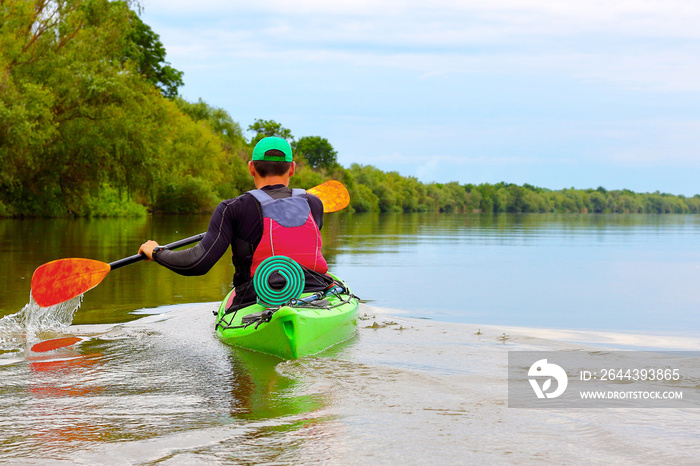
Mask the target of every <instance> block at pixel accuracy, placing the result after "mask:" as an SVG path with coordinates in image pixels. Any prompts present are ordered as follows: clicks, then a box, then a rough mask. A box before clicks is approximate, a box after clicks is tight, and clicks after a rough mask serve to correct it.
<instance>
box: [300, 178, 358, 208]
mask: <svg viewBox="0 0 700 466" xmlns="http://www.w3.org/2000/svg"><path fill="white" fill-rule="evenodd" d="M306 192H307V193H311V194H313V195H314V196H316V197H318V198H319V199H321V201H322V202H323V211H324V212H337V211H339V210H343V209H344V208H346V207H347V206H348V204H350V194H349V193H348V190H347V189H345V186H343V183H341V182H340V181H336V180H330V181H326V182H325V183H321V184H319V185H318V186H314V187H313V188H311V189H308V190H307V191H306Z"/></svg>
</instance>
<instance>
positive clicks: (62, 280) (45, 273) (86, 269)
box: [32, 259, 111, 307]
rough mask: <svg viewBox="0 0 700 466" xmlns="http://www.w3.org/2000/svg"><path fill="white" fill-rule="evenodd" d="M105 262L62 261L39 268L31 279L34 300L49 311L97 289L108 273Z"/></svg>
mask: <svg viewBox="0 0 700 466" xmlns="http://www.w3.org/2000/svg"><path fill="white" fill-rule="evenodd" d="M110 270H111V267H110V266H109V264H107V263H105V262H100V261H96V260H92V259H59V260H56V261H53V262H49V263H47V264H44V265H40V266H39V267H38V268H37V269H36V270H35V271H34V275H32V297H34V301H36V303H37V304H38V305H39V306H41V307H49V306H53V305H55V304H58V303H62V302H64V301H68V300H69V299H71V298H75V297H76V296H78V295H81V294H83V293H85V292H86V291H88V290H90V289H92V288H94V287H96V286H97V285H98V284H99V283H100V282H101V281H102V279H103V278H105V276H106V275H107V274H108V273H109V271H110Z"/></svg>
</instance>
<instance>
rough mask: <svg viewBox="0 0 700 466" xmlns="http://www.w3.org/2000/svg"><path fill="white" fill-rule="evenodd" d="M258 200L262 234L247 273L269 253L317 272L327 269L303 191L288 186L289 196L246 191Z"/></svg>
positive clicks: (260, 191) (320, 241) (318, 234)
mask: <svg viewBox="0 0 700 466" xmlns="http://www.w3.org/2000/svg"><path fill="white" fill-rule="evenodd" d="M248 193H249V194H251V195H252V196H253V197H255V199H256V200H257V201H258V202H259V203H260V207H261V210H262V216H263V222H264V225H263V235H262V239H261V240H260V244H258V247H257V248H256V249H255V253H254V254H253V263H252V264H251V266H250V276H251V277H252V276H253V275H255V270H256V269H257V268H258V266H259V265H260V263H261V262H262V261H264V260H265V259H267V258H268V257H271V256H287V257H290V258H292V259H294V260H295V261H297V262H298V263H299V264H301V265H302V266H304V267H307V268H309V269H311V270H314V271H316V272H319V273H326V272H327V271H328V264H327V263H326V259H325V258H324V257H323V254H321V246H322V244H323V243H322V240H321V231H320V230H319V229H318V225H316V221H315V220H314V217H313V215H312V214H311V208H310V207H309V202H308V201H307V200H306V191H304V190H303V189H292V197H284V198H281V199H274V198H273V197H271V196H270V195H269V194H267V193H266V192H265V191H262V190H260V189H254V190H252V191H248Z"/></svg>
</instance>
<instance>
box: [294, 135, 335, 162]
mask: <svg viewBox="0 0 700 466" xmlns="http://www.w3.org/2000/svg"><path fill="white" fill-rule="evenodd" d="M292 149H293V150H294V153H295V155H296V156H297V157H299V156H303V157H304V159H306V162H307V163H308V164H309V166H310V167H311V168H331V167H333V166H334V165H335V164H337V163H338V162H337V160H336V157H337V155H338V153H337V152H336V150H335V149H333V146H332V145H331V143H330V142H328V139H326V138H322V137H321V136H304V137H303V138H301V139H299V140H298V141H296V142H294V143H293V144H292Z"/></svg>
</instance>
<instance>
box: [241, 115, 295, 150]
mask: <svg viewBox="0 0 700 466" xmlns="http://www.w3.org/2000/svg"><path fill="white" fill-rule="evenodd" d="M248 131H255V136H254V137H253V139H251V141H250V144H251V145H253V146H254V145H255V144H257V143H258V141H259V140H261V139H262V138H266V137H278V138H282V139H286V140H287V141H293V140H294V136H292V132H291V131H290V130H289V129H287V128H285V127H284V126H282V124H281V123H277V122H276V121H275V120H261V119H257V120H255V123H253V124H252V125H250V126H248Z"/></svg>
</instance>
